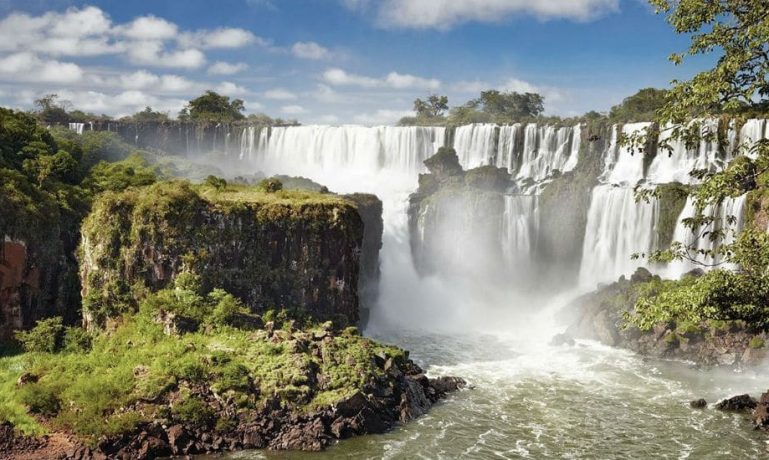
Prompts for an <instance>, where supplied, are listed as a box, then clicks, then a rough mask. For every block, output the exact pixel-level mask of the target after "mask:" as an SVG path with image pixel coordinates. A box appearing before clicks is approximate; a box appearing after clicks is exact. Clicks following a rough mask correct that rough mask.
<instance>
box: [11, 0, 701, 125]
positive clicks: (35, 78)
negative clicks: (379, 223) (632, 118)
mask: <svg viewBox="0 0 769 460" xmlns="http://www.w3.org/2000/svg"><path fill="white" fill-rule="evenodd" d="M0 17H2V19H0V103H3V104H4V105H9V106H13V107H20V108H28V107H30V106H31V101H32V100H34V99H35V97H37V96H39V95H42V94H45V93H50V92H55V93H57V94H60V95H61V96H62V97H63V98H64V99H66V100H68V101H70V102H71V103H72V105H73V107H75V108H80V109H83V110H87V111H93V112H97V113H107V114H110V115H114V116H119V115H125V114H130V113H133V112H135V111H136V110H139V109H141V108H143V107H144V106H147V105H150V106H152V107H154V108H157V109H159V110H163V111H169V112H170V113H171V114H172V115H173V114H175V113H176V112H178V110H179V109H180V108H181V107H182V106H183V105H184V103H185V101H187V100H189V99H190V98H192V97H194V96H196V95H198V94H200V93H202V91H203V90H205V89H214V90H217V91H219V92H222V93H224V94H227V95H229V96H232V97H238V98H241V99H244V100H245V101H246V108H247V110H248V111H249V112H263V113H267V114H269V115H271V116H274V117H284V118H298V119H299V120H300V121H302V122H305V123H361V124H387V123H392V122H395V121H396V120H397V119H398V118H400V117H401V116H403V115H405V114H408V112H409V111H410V109H411V105H412V102H413V100H414V98H415V97H421V96H424V95H427V94H428V93H431V92H435V93H439V94H447V95H448V96H449V99H450V104H452V105H455V104H456V105H458V104H461V103H464V102H465V101H467V100H468V99H471V98H473V97H475V96H476V95H477V94H478V92H479V91H480V90H481V89H488V88H497V89H501V90H516V91H538V92H540V93H542V94H544V95H545V99H546V100H545V106H546V112H547V113H549V114H557V115H576V114H579V113H583V112H585V111H588V110H599V111H606V110H608V109H609V108H610V107H611V106H612V105H614V104H616V103H618V102H619V101H621V100H622V98H623V97H625V96H627V95H629V94H632V93H633V92H635V91H636V90H637V89H639V88H642V87H647V86H656V87H665V86H667V84H668V83H669V81H670V80H672V79H674V78H686V77H688V76H691V75H692V74H693V73H694V72H696V71H697V70H699V69H700V68H703V67H704V66H706V65H707V64H708V60H707V59H698V60H694V61H691V62H688V63H687V64H685V65H683V66H679V67H676V66H673V65H672V64H671V63H670V62H668V60H667V56H668V55H669V54H670V53H672V52H674V51H681V50H682V49H684V48H685V47H686V44H687V38H686V37H682V36H676V35H675V34H674V33H673V32H672V30H671V29H670V27H669V26H668V25H667V24H666V23H665V21H664V18H663V17H662V16H657V15H655V14H654V12H653V11H652V10H651V9H650V7H649V6H648V5H647V4H646V3H644V2H643V1H642V0H537V1H532V0H467V1H460V0H218V1H215V2H214V1H211V0H183V1H182V0H179V1H171V0H167V1H160V0H143V1H142V0H134V1H131V2H126V1H117V0H102V1H91V2H87V3H84V2H79V1H70V0H0Z"/></svg>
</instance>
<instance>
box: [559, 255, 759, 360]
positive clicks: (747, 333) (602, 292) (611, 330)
mask: <svg viewBox="0 0 769 460" xmlns="http://www.w3.org/2000/svg"><path fill="white" fill-rule="evenodd" d="M648 275H649V274H648V271H644V270H640V269H639V270H638V271H636V273H635V274H634V276H633V277H631V279H630V280H626V279H621V280H620V281H618V282H616V283H612V284H609V285H605V286H603V287H601V288H600V289H598V290H597V291H595V292H592V293H590V294H587V295H584V296H582V297H580V298H578V299H576V300H575V301H574V302H572V303H571V304H570V305H568V306H566V307H565V308H564V309H563V310H562V312H561V314H560V315H559V318H561V321H562V324H564V325H566V326H567V329H566V335H568V336H570V337H573V338H575V339H587V340H596V341H598V342H601V343H603V344H605V345H609V346H616V347H620V348H625V349H628V350H631V351H634V352H636V353H638V354H641V355H644V356H652V357H657V358H664V359H676V360H683V361H691V362H694V363H696V364H697V365H698V366H703V367H714V366H721V367H728V368H733V369H740V368H742V367H745V366H754V365H759V364H761V363H764V362H766V359H767V358H769V349H767V348H765V347H757V346H756V343H763V341H764V340H767V334H765V333H759V332H756V331H754V330H751V329H750V328H749V327H748V325H747V324H745V323H744V322H740V321H729V322H721V323H714V324H705V323H703V324H699V325H694V327H692V325H677V324H675V323H661V324H656V325H654V326H653V327H652V328H651V329H650V330H648V331H643V330H640V329H638V328H637V327H635V326H629V327H628V324H627V322H626V320H625V317H624V315H625V314H626V313H627V312H632V311H633V309H634V307H635V303H636V300H637V297H638V290H637V289H634V286H635V285H636V284H637V283H639V282H641V281H639V280H646V279H648ZM652 279H655V276H654V275H652ZM751 345H752V346H751Z"/></svg>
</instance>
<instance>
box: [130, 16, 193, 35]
mask: <svg viewBox="0 0 769 460" xmlns="http://www.w3.org/2000/svg"><path fill="white" fill-rule="evenodd" d="M115 31H116V32H117V33H118V34H120V35H124V36H126V37H128V38H132V39H134V40H169V39H172V38H175V37H176V36H177V34H178V33H179V27H178V26H177V25H176V24H174V23H172V22H169V21H166V20H165V19H163V18H158V17H156V16H142V17H138V18H136V19H134V20H133V21H131V22H130V23H128V24H125V25H123V26H119V27H117V28H116V30H115Z"/></svg>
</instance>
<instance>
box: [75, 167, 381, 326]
mask: <svg viewBox="0 0 769 460" xmlns="http://www.w3.org/2000/svg"><path fill="white" fill-rule="evenodd" d="M359 198H360V197H359ZM364 201H369V202H371V203H373V204H374V205H373V207H372V206H369V207H366V206H360V205H358V204H357V203H356V202H355V201H353V200H351V199H345V198H341V197H337V196H334V195H321V194H310V193H305V192H293V193H292V192H279V193H276V194H268V193H261V192H255V191H254V190H253V189H247V188H238V189H235V190H224V191H215V190H213V189H209V188H205V187H193V186H191V185H189V184H188V183H186V182H170V183H163V184H157V185H155V186H151V187H149V188H146V189H140V190H129V191H126V192H123V193H118V194H106V195H104V196H103V197H101V198H100V199H99V200H98V201H97V202H96V203H95V205H94V209H93V212H92V213H91V215H90V216H89V217H88V218H87V219H86V220H85V222H84V224H83V230H82V234H83V238H82V245H81V249H80V261H81V266H80V275H81V280H82V285H83V291H82V294H83V299H84V300H83V314H84V321H85V323H86V324H87V325H88V326H89V327H92V326H99V325H103V324H104V323H105V321H106V320H107V319H108V318H111V317H114V316H116V315H119V314H120V313H122V312H125V311H130V310H131V309H133V308H135V303H136V299H137V298H139V299H140V298H142V293H144V292H146V291H147V290H149V291H154V290H157V289H161V288H164V287H166V286H167V285H168V284H169V283H170V282H171V281H173V280H174V279H175V277H176V276H177V275H178V274H179V273H181V272H182V271H190V272H194V273H196V274H198V275H200V277H201V279H202V280H203V283H204V284H205V286H204V289H211V288H213V287H220V288H223V289H225V290H227V291H228V292H230V293H232V294H233V295H235V296H237V297H239V298H241V299H242V300H243V301H244V302H246V304H247V305H249V306H250V307H251V308H252V309H253V310H254V311H255V312H263V311H265V310H269V309H284V308H285V309H288V310H298V311H300V312H302V313H306V314H308V315H310V316H312V317H313V318H315V319H319V320H326V319H337V320H344V321H347V322H349V323H356V322H358V321H359V319H360V315H359V299H358V290H359V286H358V282H359V279H361V277H363V278H365V279H371V278H372V276H373V275H374V274H375V273H376V270H377V268H371V267H377V262H378V248H379V244H381V233H379V234H378V236H379V241H378V242H376V241H373V242H371V243H369V244H366V243H364V233H365V232H366V230H365V227H364V222H363V220H362V218H361V215H360V214H359V211H358V207H362V208H364V209H365V212H364V213H365V214H367V215H368V214H372V213H376V203H377V202H378V200H377V199H376V198H375V197H369V198H368V199H367V200H364ZM379 206H380V207H381V203H380V204H379ZM380 219H381V216H380ZM374 221H375V219H374ZM370 231H371V232H372V233H373V234H374V236H376V234H377V229H375V228H374V229H370ZM362 259H365V261H366V262H367V263H369V264H371V266H367V267H366V268H365V269H363V270H362V273H363V275H362V276H361V260H362ZM364 291H365V288H364Z"/></svg>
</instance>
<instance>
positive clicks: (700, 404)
mask: <svg viewBox="0 0 769 460" xmlns="http://www.w3.org/2000/svg"><path fill="white" fill-rule="evenodd" d="M689 407H691V408H692V409H704V408H706V407H708V402H707V401H705V400H704V399H702V398H700V399H695V400H693V401H690V402H689Z"/></svg>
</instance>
